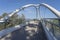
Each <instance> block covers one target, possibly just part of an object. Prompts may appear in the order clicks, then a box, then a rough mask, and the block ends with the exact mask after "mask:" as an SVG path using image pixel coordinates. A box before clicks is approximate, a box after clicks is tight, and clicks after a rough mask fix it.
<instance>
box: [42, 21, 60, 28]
mask: <svg viewBox="0 0 60 40" xmlns="http://www.w3.org/2000/svg"><path fill="white" fill-rule="evenodd" d="M43 21H45V22H48V23H50V24H53V25H55V26H57V27H59V26H60V25H58V24H55V23H53V22H50V21H47V20H43Z"/></svg>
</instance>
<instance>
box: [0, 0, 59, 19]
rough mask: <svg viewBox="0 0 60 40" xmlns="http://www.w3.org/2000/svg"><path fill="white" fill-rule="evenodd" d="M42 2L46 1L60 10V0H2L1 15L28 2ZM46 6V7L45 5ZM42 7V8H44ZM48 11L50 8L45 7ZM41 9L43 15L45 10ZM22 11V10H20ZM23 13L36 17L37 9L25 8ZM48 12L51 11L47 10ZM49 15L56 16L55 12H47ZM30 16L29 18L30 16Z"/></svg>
mask: <svg viewBox="0 0 60 40" xmlns="http://www.w3.org/2000/svg"><path fill="white" fill-rule="evenodd" d="M40 3H46V4H49V5H51V6H52V7H54V8H56V9H57V10H59V11H60V0H0V15H2V14H3V13H4V12H7V13H10V12H12V11H14V10H15V9H18V8H20V7H22V6H24V5H27V4H40ZM43 8H44V7H43ZM43 8H41V10H42V9H43ZM45 10H47V11H49V10H48V9H45ZM45 10H42V11H41V13H42V14H41V15H43V11H45ZM19 13H20V12H19ZM21 13H26V14H25V15H26V17H27V16H29V17H30V18H35V16H36V15H35V14H34V13H35V9H34V8H33V9H32V8H28V9H26V10H24V12H21ZM28 13H29V14H28ZM32 13H33V14H32ZM46 13H51V12H50V11H49V12H46ZM45 15H47V16H46V17H48V16H49V15H50V16H49V17H55V16H54V14H45ZM29 17H28V18H29Z"/></svg>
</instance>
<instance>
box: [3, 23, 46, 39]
mask: <svg viewBox="0 0 60 40" xmlns="http://www.w3.org/2000/svg"><path fill="white" fill-rule="evenodd" d="M28 28H29V29H28ZM30 28H31V29H30ZM4 40H47V38H46V36H45V33H44V30H43V28H42V24H41V23H40V25H34V24H29V25H27V26H24V27H22V28H21V29H19V30H16V31H15V32H12V33H11V34H10V35H8V36H7V37H6V38H5V39H4Z"/></svg>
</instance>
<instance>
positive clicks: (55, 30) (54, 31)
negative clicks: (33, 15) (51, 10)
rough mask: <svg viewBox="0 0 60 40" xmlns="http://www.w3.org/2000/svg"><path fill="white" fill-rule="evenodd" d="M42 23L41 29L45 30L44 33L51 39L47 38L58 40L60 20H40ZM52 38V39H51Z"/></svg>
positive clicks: (59, 36)
mask: <svg viewBox="0 0 60 40" xmlns="http://www.w3.org/2000/svg"><path fill="white" fill-rule="evenodd" d="M42 23H43V28H44V30H45V32H46V33H47V35H48V33H49V35H50V36H51V37H49V36H48V37H49V39H50V40H53V39H54V40H60V25H59V24H60V19H58V18H56V19H55V18H54V19H53V18H52V19H49V18H46V19H42ZM52 38H53V39H52Z"/></svg>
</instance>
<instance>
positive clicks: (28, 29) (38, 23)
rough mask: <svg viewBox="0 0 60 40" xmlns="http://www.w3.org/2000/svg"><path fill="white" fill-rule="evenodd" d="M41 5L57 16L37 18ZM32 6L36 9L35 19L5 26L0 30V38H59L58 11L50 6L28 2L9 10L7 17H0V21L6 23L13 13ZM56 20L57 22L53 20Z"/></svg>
mask: <svg viewBox="0 0 60 40" xmlns="http://www.w3.org/2000/svg"><path fill="white" fill-rule="evenodd" d="M41 6H43V7H45V8H47V9H49V10H50V11H51V12H52V13H53V14H55V15H56V16H57V18H41V17H40V18H39V19H38V15H39V16H41V15H40V10H39V8H40V7H41ZM28 7H34V8H35V9H36V20H28V21H27V20H26V21H25V23H21V24H19V25H16V26H14V27H10V28H6V29H3V30H1V31H0V40H60V12H59V11H58V10H56V9H55V8H53V7H52V6H50V5H48V4H45V3H41V4H28V5H25V6H22V7H20V8H19V9H16V10H15V11H13V12H11V14H9V15H8V17H6V18H5V17H4V18H1V19H0V23H7V21H9V18H10V17H11V16H13V15H14V14H16V13H18V12H20V11H22V10H24V9H26V8H28ZM54 20H57V21H58V22H56V23H55V22H54Z"/></svg>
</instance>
